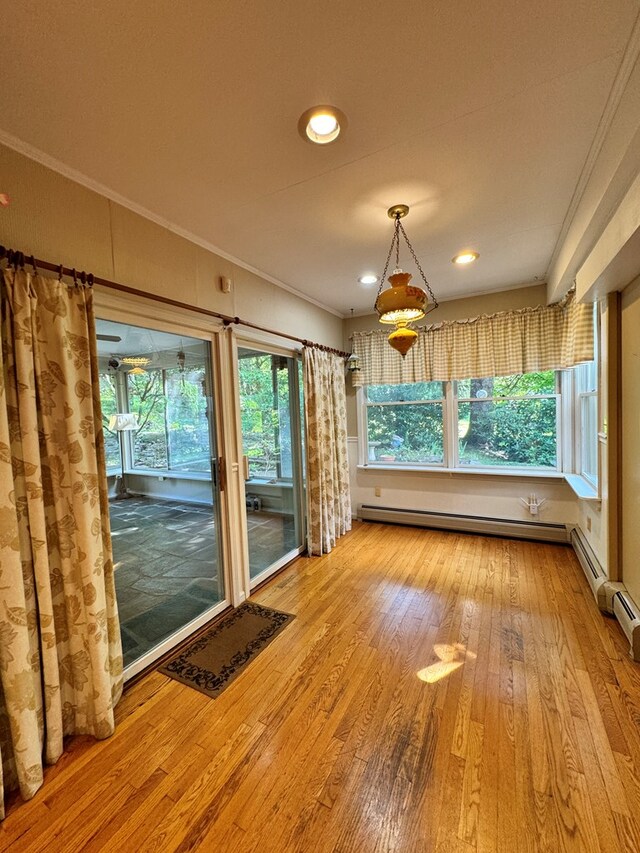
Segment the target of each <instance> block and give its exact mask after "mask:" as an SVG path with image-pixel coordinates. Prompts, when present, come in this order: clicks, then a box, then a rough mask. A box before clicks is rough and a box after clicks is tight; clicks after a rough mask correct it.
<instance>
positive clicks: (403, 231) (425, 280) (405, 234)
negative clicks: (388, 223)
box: [396, 219, 438, 308]
mask: <svg viewBox="0 0 640 853" xmlns="http://www.w3.org/2000/svg"><path fill="white" fill-rule="evenodd" d="M396 222H397V225H398V227H399V228H400V230H401V231H402V236H403V237H404V241H405V243H406V244H407V246H408V247H409V251H410V252H411V257H412V258H413V260H414V262H415V265H416V266H417V268H418V272H419V273H420V275H421V276H422V280H423V281H424V284H425V287H426V288H427V290H428V291H429V296H430V297H431V301H432V302H433V307H434V308H437V307H438V300H437V299H436V297H435V296H434V294H433V290H431V285H430V284H429V282H428V281H427V277H426V275H425V274H424V272H423V271H422V267H421V266H420V261H419V260H418V258H417V257H416V253H415V252H414V251H413V246H412V245H411V243H410V242H409V238H408V237H407V232H406V231H405V230H404V226H403V225H402V222H400V220H399V219H397V220H396ZM399 243H400V241H399V240H398V244H399Z"/></svg>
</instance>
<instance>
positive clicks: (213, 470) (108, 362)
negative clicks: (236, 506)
mask: <svg viewBox="0 0 640 853" xmlns="http://www.w3.org/2000/svg"><path fill="white" fill-rule="evenodd" d="M97 337H98V354H99V364H100V389H101V398H102V411H103V421H104V434H105V444H106V451H107V468H108V472H107V473H108V480H109V486H110V507H109V512H110V521H111V535H112V541H113V551H114V562H115V581H116V592H117V598H118V609H119V613H120V623H121V632H122V642H123V650H124V660H125V667H127V668H128V673H129V674H132V671H133V670H136V671H137V670H139V669H141V668H142V666H144V665H148V663H150V662H151V661H152V660H153V659H154V658H157V657H158V656H159V655H160V654H163V653H164V652H165V651H167V650H168V649H169V648H170V647H171V646H172V644H175V643H176V642H177V641H179V640H180V639H182V638H183V637H184V636H186V635H188V634H189V633H190V632H191V631H192V630H194V629H195V628H197V627H198V626H199V625H200V624H203V623H204V622H205V621H207V619H209V618H211V616H212V615H214V613H215V612H216V609H219V606H222V605H223V603H224V602H225V598H226V596H225V582H224V572H223V563H222V559H221V547H220V541H221V537H220V522H221V518H220V513H221V511H220V483H219V477H218V471H219V466H218V451H217V448H216V425H215V409H214V403H213V398H214V394H213V370H212V353H211V343H210V341H208V340H206V339H200V338H195V337H191V336H187V335H179V334H174V333H169V332H166V331H159V330H155V329H148V328H142V327H139V326H134V325H130V324H125V323H117V322H111V321H106V320H98V322H97Z"/></svg>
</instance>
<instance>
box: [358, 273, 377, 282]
mask: <svg viewBox="0 0 640 853" xmlns="http://www.w3.org/2000/svg"><path fill="white" fill-rule="evenodd" d="M377 280H378V276H377V275H373V273H366V275H361V276H360V278H359V279H358V281H359V282H360V284H375V283H376V281H377Z"/></svg>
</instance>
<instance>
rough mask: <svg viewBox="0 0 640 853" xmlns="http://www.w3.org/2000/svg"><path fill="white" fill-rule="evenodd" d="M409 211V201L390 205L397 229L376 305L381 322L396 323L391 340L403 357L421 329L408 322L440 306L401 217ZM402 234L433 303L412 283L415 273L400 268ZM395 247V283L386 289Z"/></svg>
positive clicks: (391, 279) (381, 279)
mask: <svg viewBox="0 0 640 853" xmlns="http://www.w3.org/2000/svg"><path fill="white" fill-rule="evenodd" d="M408 213H409V207H408V205H406V204H394V205H393V207H390V208H389V210H388V211H387V215H388V216H389V218H390V219H393V220H395V227H394V230H393V237H392V239H391V246H390V247H389V254H388V255H387V262H386V263H385V265H384V272H383V273H382V276H381V278H380V287H379V288H378V296H377V298H376V306H375V307H376V311H377V313H378V318H379V320H380V322H381V323H389V324H393V325H394V326H395V327H396V328H395V329H394V331H393V332H391V334H390V335H389V338H388V340H389V343H390V345H391V346H392V347H393V348H394V349H395V350H397V351H398V352H399V353H400V355H401V356H402V357H403V358H404V357H405V356H406V354H407V353H408V352H409V350H410V349H411V347H412V346H413V344H414V343H415V341H416V339H417V337H418V333H417V332H416V331H415V329H411V328H409V325H408V324H409V323H412V322H414V321H415V320H421V319H422V318H423V317H424V316H425V315H426V314H427V313H428V312H429V311H433V309H434V308H437V307H438V301H437V299H436V298H435V296H434V295H433V291H432V290H431V287H430V285H429V282H428V281H427V278H426V276H425V274H424V272H423V271H422V267H421V266H420V262H419V261H418V258H417V257H416V253H415V252H414V250H413V246H412V245H411V243H410V242H409V238H408V237H407V232H406V231H405V230H404V227H403V225H402V222H401V221H400V220H401V219H403V218H404V217H405V216H406V215H407V214H408ZM400 234H402V236H403V238H404V241H405V243H406V244H407V247H408V249H409V251H410V252H411V257H412V258H413V260H414V262H415V265H416V267H417V268H418V271H419V273H420V276H421V278H422V281H423V282H424V285H425V287H426V289H427V292H428V294H429V296H430V297H431V305H429V297H428V296H427V292H425V291H424V290H423V289H422V288H421V287H416V286H415V285H412V284H410V283H409V282H410V281H411V278H412V276H411V273H408V272H404V271H403V270H402V269H400ZM394 247H395V250H396V266H395V269H394V271H393V273H392V274H391V275H390V276H389V283H390V284H391V287H390V288H389V289H388V290H384V291H383V290H382V288H383V286H384V281H385V278H386V275H387V270H388V268H389V261H390V259H391V254H392V252H393V250H394Z"/></svg>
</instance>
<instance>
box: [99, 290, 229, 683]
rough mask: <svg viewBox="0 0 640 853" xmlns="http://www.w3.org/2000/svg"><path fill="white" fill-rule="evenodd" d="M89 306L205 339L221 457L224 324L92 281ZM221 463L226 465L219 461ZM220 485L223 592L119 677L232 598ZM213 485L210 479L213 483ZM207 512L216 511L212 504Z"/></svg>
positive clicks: (225, 505)
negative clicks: (208, 355)
mask: <svg viewBox="0 0 640 853" xmlns="http://www.w3.org/2000/svg"><path fill="white" fill-rule="evenodd" d="M94 306H95V314H96V317H99V318H100V319H101V320H112V321H114V322H117V323H126V324H130V325H136V326H139V327H141V328H148V329H154V330H157V331H161V332H162V331H164V332H170V333H172V334H176V335H184V336H189V337H194V338H199V339H200V340H203V341H205V342H207V343H208V344H209V348H210V354H211V359H210V361H211V364H210V369H211V379H212V386H213V387H212V389H211V390H212V404H213V413H214V421H215V431H214V432H212V433H211V439H212V440H213V439H215V447H216V452H217V455H218V457H219V458H222V459H226V456H227V453H228V451H227V441H226V438H227V436H229V435H230V433H229V431H228V425H227V423H226V418H225V412H226V410H227V409H228V408H229V407H228V406H226V405H223V400H224V399H225V397H224V393H225V389H224V387H223V385H224V384H225V382H224V374H225V370H224V366H225V361H226V359H225V352H224V350H225V346H224V339H225V338H226V337H227V336H225V335H224V326H223V324H222V323H221V322H220V321H217V320H215V319H214V318H207V317H206V316H202V315H201V316H198V315H196V314H194V313H193V312H191V311H184V310H181V309H176V308H167V307H166V306H163V305H162V304H161V303H158V302H154V301H153V300H151V299H149V300H147V299H144V298H142V297H138V296H131V295H128V294H126V295H121V294H115V293H113V291H108V290H106V289H102V288H100V287H99V285H95V286H94ZM223 467H225V466H223ZM219 480H220V481H221V487H220V488H219V489H218V490H217V492H218V500H219V506H218V509H217V516H218V518H219V524H217V525H216V527H217V528H218V530H217V542H218V550H219V554H218V566H219V569H218V570H219V571H221V573H222V578H223V581H224V598H223V599H222V600H221V601H219V602H218V603H217V604H214V605H213V606H212V607H210V608H208V609H207V610H205V611H204V612H203V613H201V614H200V615H199V616H197V617H196V618H195V619H193V620H192V621H191V622H189V623H187V624H186V625H185V626H183V628H181V629H180V630H179V631H177V632H175V633H174V634H171V636H170V637H167V639H166V640H163V641H162V642H161V643H159V644H158V645H157V646H154V647H153V649H150V650H149V651H148V652H147V653H146V654H144V655H142V657H140V658H138V660H136V661H134V662H133V663H131V664H130V665H129V666H127V667H126V668H125V670H124V680H125V681H127V680H129V679H130V678H132V677H133V676H135V675H137V674H138V673H139V672H141V671H142V670H143V669H146V667H148V666H150V665H151V664H152V663H153V662H154V661H155V660H157V659H158V658H160V657H162V655H164V654H166V653H167V652H169V651H171V649H172V648H174V647H175V646H177V645H178V644H179V643H180V642H182V641H183V640H185V639H186V638H187V637H189V636H190V635H191V634H193V633H194V632H195V631H197V630H198V629H199V628H201V627H202V626H203V625H206V623H207V622H210V621H211V619H213V618H214V617H215V616H217V615H218V614H219V613H221V612H222V611H224V610H226V609H227V608H228V607H229V604H230V603H234V604H235V601H234V599H235V595H234V587H235V583H234V577H233V572H232V571H231V569H230V565H231V564H232V562H233V550H234V543H232V541H231V538H232V537H231V535H230V528H231V525H230V519H231V511H230V510H231V507H230V500H229V494H228V488H227V486H228V481H229V478H226V482H225V478H224V474H223V476H222V477H220V476H219ZM212 488H213V483H212ZM212 512H214V513H215V512H216V509H215V508H212Z"/></svg>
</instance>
